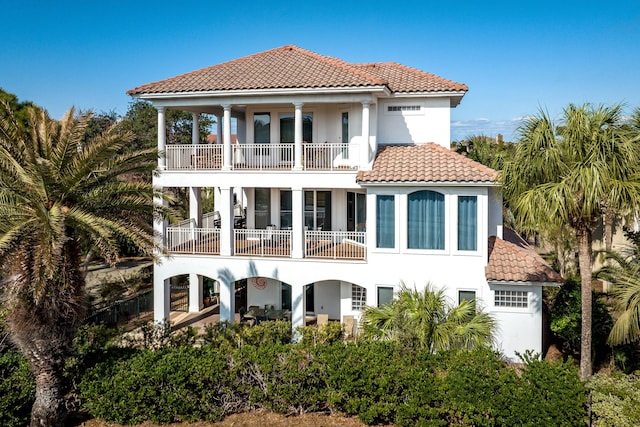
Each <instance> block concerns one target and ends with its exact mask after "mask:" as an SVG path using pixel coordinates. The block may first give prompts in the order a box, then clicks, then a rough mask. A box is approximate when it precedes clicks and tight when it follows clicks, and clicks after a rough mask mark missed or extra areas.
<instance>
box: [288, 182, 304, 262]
mask: <svg viewBox="0 0 640 427" xmlns="http://www.w3.org/2000/svg"><path fill="white" fill-rule="evenodd" d="M291 211H292V212H291V257H292V258H304V245H305V236H304V234H305V233H304V191H303V190H302V188H292V189H291Z"/></svg>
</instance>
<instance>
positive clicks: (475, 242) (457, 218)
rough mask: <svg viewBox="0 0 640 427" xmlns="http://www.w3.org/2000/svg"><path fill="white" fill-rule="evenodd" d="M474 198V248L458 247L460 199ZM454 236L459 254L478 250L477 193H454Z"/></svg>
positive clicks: (478, 220)
mask: <svg viewBox="0 0 640 427" xmlns="http://www.w3.org/2000/svg"><path fill="white" fill-rule="evenodd" d="M471 198H472V199H474V200H475V205H476V206H475V230H474V231H475V233H474V239H475V240H474V245H475V248H474V249H460V234H461V233H460V231H461V221H460V200H461V199H471ZM455 205H456V225H455V230H456V237H455V248H456V251H457V252H459V253H461V254H472V253H477V252H478V251H479V250H480V245H479V244H478V242H479V241H480V237H479V232H480V198H479V197H478V195H477V194H458V195H456V202H455Z"/></svg>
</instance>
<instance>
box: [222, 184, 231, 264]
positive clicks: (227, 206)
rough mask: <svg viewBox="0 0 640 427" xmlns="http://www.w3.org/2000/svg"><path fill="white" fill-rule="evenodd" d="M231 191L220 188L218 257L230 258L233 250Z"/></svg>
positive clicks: (227, 188)
mask: <svg viewBox="0 0 640 427" xmlns="http://www.w3.org/2000/svg"><path fill="white" fill-rule="evenodd" d="M232 198H233V190H232V189H231V188H229V187H226V188H225V187H220V255H221V256H231V254H232V252H233V250H232V248H233V239H234V237H233V199H232Z"/></svg>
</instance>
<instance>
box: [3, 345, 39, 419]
mask: <svg viewBox="0 0 640 427" xmlns="http://www.w3.org/2000/svg"><path fill="white" fill-rule="evenodd" d="M35 392H36V384H35V381H34V379H33V374H32V373H31V369H30V368H29V364H28V362H27V361H26V359H25V358H24V357H22V356H21V355H20V354H18V353H17V352H15V351H13V350H8V351H4V352H0V425H2V426H9V427H12V426H23V425H27V424H28V423H29V418H30V415H31V406H32V405H33V401H34V399H35Z"/></svg>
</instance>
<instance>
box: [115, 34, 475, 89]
mask: <svg viewBox="0 0 640 427" xmlns="http://www.w3.org/2000/svg"><path fill="white" fill-rule="evenodd" d="M382 86H387V87H388V88H389V89H390V90H391V91H394V90H398V91H400V92H423V91H463V92H466V90H467V86H465V85H462V84H459V83H455V82H452V81H449V80H446V79H443V78H441V77H437V76H435V75H433V74H429V73H425V72H422V71H418V70H415V69H412V68H409V67H405V66H402V65H399V64H393V63H380V64H361V65H357V64H351V63H348V62H345V61H343V60H340V59H337V58H333V57H330V56H324V55H319V54H317V53H314V52H311V51H308V50H305V49H302V48H299V47H297V46H294V45H289V46H282V47H279V48H275V49H271V50H267V51H265V52H260V53H256V54H253V55H249V56H245V57H242V58H239V59H235V60H233V61H228V62H224V63H222V64H218V65H214V66H211V67H208V68H203V69H200V70H196V71H192V72H189V73H186V74H182V75H179V76H176V77H172V78H169V79H166V80H161V81H158V82H154V83H149V84H146V85H142V86H139V87H137V88H134V89H131V90H129V91H127V93H128V94H130V95H138V94H145V93H146V94H150V93H182V92H213V91H230V90H258V89H287V88H290V89H293V88H297V89H300V88H336V87H382ZM394 88H396V89H394Z"/></svg>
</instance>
